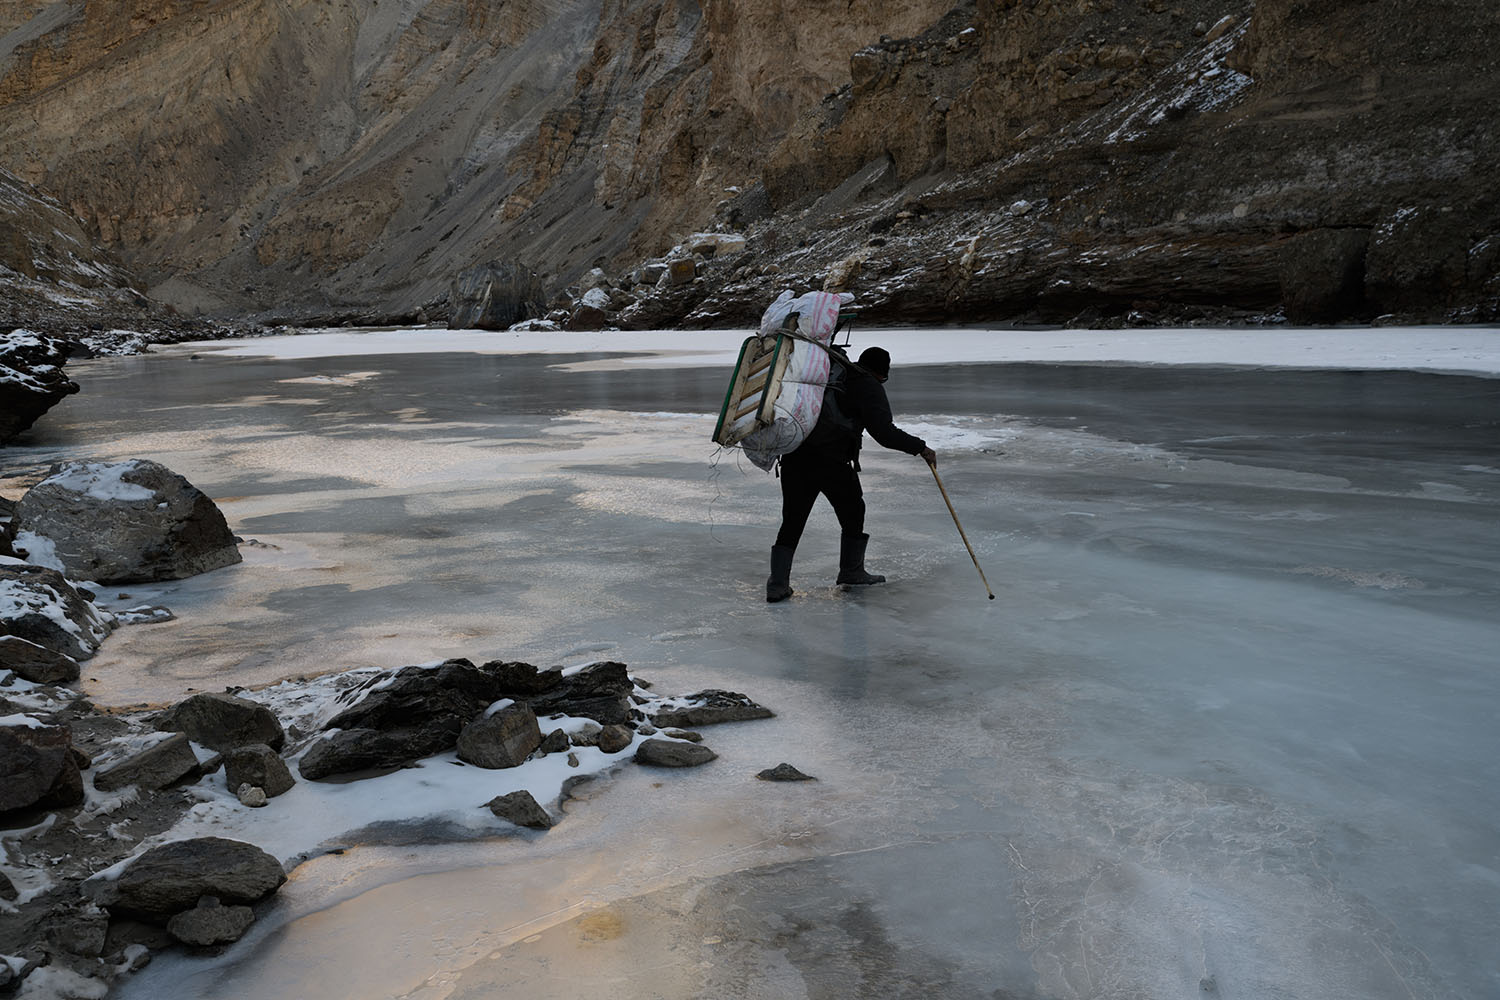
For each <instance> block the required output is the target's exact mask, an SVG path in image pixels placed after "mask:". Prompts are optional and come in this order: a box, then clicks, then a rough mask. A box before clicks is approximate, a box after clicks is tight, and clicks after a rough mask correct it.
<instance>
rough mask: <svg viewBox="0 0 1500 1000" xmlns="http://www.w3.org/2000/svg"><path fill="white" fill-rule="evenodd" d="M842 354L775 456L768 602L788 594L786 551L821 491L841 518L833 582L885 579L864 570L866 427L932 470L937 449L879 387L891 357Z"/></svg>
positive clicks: (790, 551) (872, 352)
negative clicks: (791, 445) (802, 435)
mask: <svg viewBox="0 0 1500 1000" xmlns="http://www.w3.org/2000/svg"><path fill="white" fill-rule="evenodd" d="M841 354H842V352H839V353H837V354H835V355H834V358H833V365H832V370H831V371H830V372H829V376H828V389H827V391H825V392H824V394H823V409H822V410H821V412H820V413H819V414H818V422H817V423H816V424H815V425H814V426H813V429H812V431H811V433H809V434H808V435H807V438H806V439H805V440H804V441H803V442H802V444H801V445H799V446H798V447H797V448H796V450H794V451H791V452H788V453H787V454H786V455H783V456H782V458H781V530H780V531H779V532H777V534H776V544H775V545H773V546H772V547H771V575H770V577H769V578H768V579H767V580H766V601H767V602H769V603H771V604H775V603H776V602H778V601H784V600H786V599H787V598H788V597H791V596H792V586H791V576H792V556H793V555H795V554H796V551H797V542H798V541H800V540H801V538H802V529H803V528H805V527H806V526H807V518H808V515H809V514H811V513H812V509H813V504H814V503H815V502H816V501H817V499H818V494H820V493H821V494H822V495H823V496H825V497H827V498H828V502H829V503H830V504H832V505H833V512H834V513H835V514H836V515H838V519H839V529H840V531H841V536H840V539H839V575H838V582H839V583H841V584H845V585H854V586H863V585H868V584H874V583H884V582H885V577H883V576H880V575H878V574H876V573H868V572H866V571H865V546H866V545H867V544H868V543H869V541H870V536H869V535H867V534H865V500H864V491H863V490H861V489H860V485H859V449H860V442H861V438H862V435H863V433H864V432H865V431H869V432H870V437H872V438H874V439H875V442H876V443H877V444H879V445H882V446H883V447H886V448H890V449H892V450H894V451H904V452H906V453H907V454H908V455H921V456H922V458H924V459H926V460H927V464H928V465H931V466H932V467H933V468H934V469H935V468H937V454H936V453H935V452H933V450H932V449H931V448H929V447H927V443H926V442H925V441H923V440H922V439H921V438H919V437H915V436H913V435H911V434H908V433H906V431H903V430H902V429H901V428H899V427H897V426H896V425H895V423H894V422H893V420H892V419H891V404H890V402H889V401H888V400H887V399H886V396H885V388H884V385H883V383H884V382H885V380H886V379H887V378H889V377H890V371H891V356H890V355H889V354H888V353H886V352H885V351H884V350H883V349H881V348H879V347H870V348H866V349H865V351H864V353H863V354H861V355H860V356H859V361H858V363H852V362H850V361H849V360H848V359H847V358H844V357H841Z"/></svg>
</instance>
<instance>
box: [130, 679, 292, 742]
mask: <svg viewBox="0 0 1500 1000" xmlns="http://www.w3.org/2000/svg"><path fill="white" fill-rule="evenodd" d="M156 728H157V729H160V730H162V731H163V732H174V733H186V734H187V736H188V738H189V739H191V740H193V742H195V743H202V744H203V745H204V746H206V747H208V748H209V749H211V750H219V751H227V750H233V749H234V748H235V747H243V746H250V745H253V744H256V743H263V744H265V745H266V746H268V747H270V748H271V749H272V750H280V749H281V748H282V746H284V745H285V744H286V732H285V731H284V730H283V729H282V728H281V720H279V719H277V718H276V713H274V712H272V711H271V710H270V709H269V708H267V707H266V706H264V705H262V704H260V703H259V702H255V701H251V700H250V699H249V698H241V697H239V696H237V695H232V694H215V693H212V692H206V693H203V694H195V695H191V696H190V697H188V698H185V699H183V700H182V701H180V702H178V703H177V704H175V705H173V706H172V707H171V708H169V709H167V710H166V711H165V712H162V713H161V714H160V715H159V716H157V717H156Z"/></svg>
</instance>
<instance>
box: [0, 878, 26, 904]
mask: <svg viewBox="0 0 1500 1000" xmlns="http://www.w3.org/2000/svg"><path fill="white" fill-rule="evenodd" d="M20 895H21V894H20V893H19V892H18V891H17V890H16V885H15V883H14V882H12V881H11V880H10V876H9V875H7V874H5V873H4V872H0V899H3V900H5V901H6V902H8V903H9V902H14V901H15V900H17V899H18V898H20Z"/></svg>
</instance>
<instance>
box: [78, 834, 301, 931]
mask: <svg viewBox="0 0 1500 1000" xmlns="http://www.w3.org/2000/svg"><path fill="white" fill-rule="evenodd" d="M285 881H286V872H284V871H282V868H281V863H280V862H279V861H277V860H276V859H275V858H273V857H272V856H271V855H269V854H267V853H266V852H265V851H263V850H261V849H260V848H259V847H256V846H255V845H254V844H246V843H244V842H243V841H238V840H226V839H225V838H223V837H200V838H197V839H195V840H178V841H174V842H172V843H170V844H163V845H162V846H160V847H153V848H152V849H151V850H149V851H147V852H146V853H144V854H142V855H141V856H140V857H138V858H136V859H135V860H134V861H132V862H131V863H130V865H129V866H128V867H127V868H126V869H125V871H124V872H122V873H121V875H120V877H119V878H117V879H115V880H114V881H109V880H107V879H101V878H95V879H91V880H89V881H88V882H85V883H84V892H85V893H87V894H88V895H89V896H90V897H91V898H93V899H94V901H95V902H97V903H99V904H101V905H103V906H107V907H108V908H109V910H110V912H111V913H112V914H116V915H122V916H130V917H136V918H138V919H142V920H148V921H152V922H155V923H165V922H166V921H167V920H169V919H170V918H171V917H173V916H174V915H176V914H178V913H181V912H183V911H184V910H189V909H192V908H193V907H194V906H195V905H196V904H197V903H198V900H199V899H200V898H201V897H203V896H213V897H215V898H217V899H219V900H220V901H222V902H224V903H228V904H230V905H234V906H250V905H253V904H255V903H257V902H259V901H260V900H262V899H264V898H266V897H267V896H269V895H271V893H273V892H275V891H276V890H277V889H279V888H281V885H282V883H284V882H285Z"/></svg>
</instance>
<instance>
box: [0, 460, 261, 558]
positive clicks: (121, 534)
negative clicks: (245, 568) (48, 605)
mask: <svg viewBox="0 0 1500 1000" xmlns="http://www.w3.org/2000/svg"><path fill="white" fill-rule="evenodd" d="M14 526H15V529H16V545H17V546H19V547H22V548H26V549H28V550H29V551H30V552H31V559H32V561H33V562H37V563H42V564H45V565H51V566H53V567H54V568H56V569H60V570H63V571H64V572H66V573H67V574H68V575H69V576H71V577H73V578H74V579H80V580H97V581H99V582H101V583H142V582H150V581H154V580H178V579H182V578H183V577H188V576H195V575H197V574H199V573H206V572H208V571H209V570H214V569H219V568H221V567H223V566H230V565H233V564H234V563H237V562H239V561H240V553H239V549H238V548H237V547H236V546H235V541H234V535H233V534H232V533H231V532H230V530H229V525H228V524H227V523H226V522H225V520H224V515H223V513H222V512H221V511H220V510H219V508H218V507H217V506H216V505H215V504H214V502H213V501H212V500H211V499H209V498H208V496H206V495H205V494H204V493H203V492H202V491H201V490H199V489H197V488H196V487H194V486H193V484H192V483H189V482H188V481H187V480H186V479H184V478H183V477H182V476H179V475H177V474H176V473H174V472H172V471H171V470H170V469H168V468H166V467H165V466H163V465H161V464H159V463H157V462H152V461H148V460H145V459H132V460H130V461H126V462H115V463H107V462H68V463H65V464H63V465H58V466H54V467H53V468H52V472H51V475H50V476H48V477H47V478H46V479H44V480H42V481H41V482H40V483H38V484H37V485H35V486H33V487H32V488H31V489H30V490H28V491H27V493H26V495H25V496H23V497H22V498H21V501H20V503H18V504H17V505H16V514H15V525H14Z"/></svg>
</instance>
